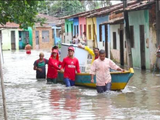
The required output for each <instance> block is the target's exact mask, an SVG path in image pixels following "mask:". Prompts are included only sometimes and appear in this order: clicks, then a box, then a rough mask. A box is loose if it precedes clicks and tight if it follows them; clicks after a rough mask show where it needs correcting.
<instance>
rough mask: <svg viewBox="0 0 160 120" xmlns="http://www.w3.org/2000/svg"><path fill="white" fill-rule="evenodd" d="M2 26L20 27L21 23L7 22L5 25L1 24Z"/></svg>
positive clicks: (0, 26)
mask: <svg viewBox="0 0 160 120" xmlns="http://www.w3.org/2000/svg"><path fill="white" fill-rule="evenodd" d="M0 28H19V24H16V23H11V22H7V23H6V24H5V25H1V24H0Z"/></svg>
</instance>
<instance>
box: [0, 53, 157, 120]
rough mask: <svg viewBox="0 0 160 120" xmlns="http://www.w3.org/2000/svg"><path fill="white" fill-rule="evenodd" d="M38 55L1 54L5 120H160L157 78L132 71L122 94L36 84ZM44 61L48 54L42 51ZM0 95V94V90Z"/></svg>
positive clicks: (0, 115)
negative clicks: (2, 57) (131, 75)
mask: <svg viewBox="0 0 160 120" xmlns="http://www.w3.org/2000/svg"><path fill="white" fill-rule="evenodd" d="M39 52H41V51H32V54H31V55H26V54H25V51H15V52H14V51H12V52H10V51H4V66H3V74H4V84H5V95H6V105H7V116H8V120H68V119H75V120H159V119H160V76H156V75H155V74H154V75H153V74H152V73H150V72H149V71H142V72H141V71H140V70H135V74H134V76H133V77H132V78H131V80H130V81H129V83H128V85H127V86H126V88H125V89H124V90H123V91H122V92H115V91H111V92H108V93H104V94H97V92H96V90H95V89H89V88H83V87H73V88H66V87H65V86H64V85H62V84H53V85H48V84H46V81H37V80H36V79H35V71H34V70H33V62H34V61H35V60H36V59H38V54H39ZM43 52H44V53H45V57H46V58H48V57H49V56H50V53H49V51H43ZM0 91H1V90H0ZM0 109H1V110H0V120H3V107H2V94H1V93H0Z"/></svg>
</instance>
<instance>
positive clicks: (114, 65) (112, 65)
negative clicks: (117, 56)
mask: <svg viewBox="0 0 160 120" xmlns="http://www.w3.org/2000/svg"><path fill="white" fill-rule="evenodd" d="M109 65H110V68H111V69H114V70H117V71H122V72H124V69H122V68H120V67H119V66H118V65H116V64H115V63H114V62H113V61H112V60H110V61H109Z"/></svg>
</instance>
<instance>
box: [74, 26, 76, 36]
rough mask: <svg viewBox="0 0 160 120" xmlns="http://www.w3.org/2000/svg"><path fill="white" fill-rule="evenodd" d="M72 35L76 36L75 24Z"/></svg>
mask: <svg viewBox="0 0 160 120" xmlns="http://www.w3.org/2000/svg"><path fill="white" fill-rule="evenodd" d="M74 35H75V36H76V25H74Z"/></svg>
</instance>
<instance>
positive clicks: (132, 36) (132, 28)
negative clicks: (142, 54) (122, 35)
mask: <svg viewBox="0 0 160 120" xmlns="http://www.w3.org/2000/svg"><path fill="white" fill-rule="evenodd" d="M130 39H131V47H132V48H134V27H133V26H130Z"/></svg>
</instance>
